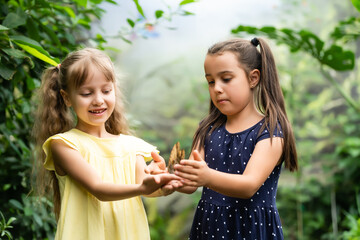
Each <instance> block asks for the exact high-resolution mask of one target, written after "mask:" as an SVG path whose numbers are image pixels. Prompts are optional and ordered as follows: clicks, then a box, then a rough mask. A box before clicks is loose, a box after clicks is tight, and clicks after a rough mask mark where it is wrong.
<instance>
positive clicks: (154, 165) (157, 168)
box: [145, 151, 166, 174]
mask: <svg viewBox="0 0 360 240" xmlns="http://www.w3.org/2000/svg"><path fill="white" fill-rule="evenodd" d="M151 157H152V158H153V161H152V162H151V163H150V164H149V165H148V166H146V167H145V173H148V174H160V173H165V172H166V162H165V160H164V158H163V157H161V156H160V155H159V154H158V153H157V152H154V151H153V152H151Z"/></svg>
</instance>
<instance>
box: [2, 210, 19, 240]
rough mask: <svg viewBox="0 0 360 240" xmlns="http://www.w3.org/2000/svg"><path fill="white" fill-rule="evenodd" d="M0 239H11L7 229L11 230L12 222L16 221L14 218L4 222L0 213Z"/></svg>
mask: <svg viewBox="0 0 360 240" xmlns="http://www.w3.org/2000/svg"><path fill="white" fill-rule="evenodd" d="M0 216H1V219H0V239H3V238H4V237H5V236H6V237H7V239H13V238H12V235H11V233H10V231H9V229H11V228H13V226H12V225H11V223H12V222H14V221H16V218H14V217H11V218H10V219H9V220H7V221H6V219H5V217H4V215H3V213H2V212H1V211H0Z"/></svg>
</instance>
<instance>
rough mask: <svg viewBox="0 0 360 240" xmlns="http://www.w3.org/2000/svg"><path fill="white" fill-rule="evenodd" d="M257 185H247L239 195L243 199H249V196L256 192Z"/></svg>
mask: <svg viewBox="0 0 360 240" xmlns="http://www.w3.org/2000/svg"><path fill="white" fill-rule="evenodd" d="M259 188H260V187H259V186H257V185H255V184H254V185H252V184H251V185H250V186H248V188H247V189H246V190H245V191H244V192H243V193H242V196H241V198H244V199H250V198H252V197H253V196H254V195H255V194H256V192H257V191H258V190H259Z"/></svg>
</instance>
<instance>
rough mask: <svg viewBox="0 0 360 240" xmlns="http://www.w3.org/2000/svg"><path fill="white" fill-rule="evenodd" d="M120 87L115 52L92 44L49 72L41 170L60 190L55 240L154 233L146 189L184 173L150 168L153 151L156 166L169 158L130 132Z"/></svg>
mask: <svg viewBox="0 0 360 240" xmlns="http://www.w3.org/2000/svg"><path fill="white" fill-rule="evenodd" d="M116 86H117V85H116V77H115V74H114V68H113V64H112V62H111V60H110V58H109V57H108V56H107V55H105V54H104V53H103V52H102V51H100V50H96V49H92V48H85V49H83V50H79V51H76V52H73V53H71V54H69V56H68V57H67V58H66V59H65V60H64V61H63V62H62V63H61V65H60V64H59V65H58V66H57V67H50V68H48V69H47V70H46V71H45V72H44V75H43V78H42V85H41V88H40V93H39V96H40V98H39V101H40V105H39V109H38V113H37V119H36V121H35V126H34V133H35V137H36V143H37V145H38V147H39V149H40V151H39V152H40V155H39V156H38V161H37V163H38V164H37V166H35V169H36V172H37V177H38V180H39V181H38V185H39V187H40V188H41V189H42V190H43V191H44V192H48V191H49V190H52V191H53V200H54V208H55V214H56V217H57V219H58V223H57V231H56V237H55V239H65V240H69V239H76V240H81V239H84V240H91V239H93V240H108V239H116V240H118V239H125V240H129V239H131V240H136V239H139V240H144V239H150V234H149V228H148V223H147V218H146V213H145V210H144V207H143V203H142V200H141V196H161V195H165V194H164V192H165V193H166V194H169V193H171V192H172V191H173V190H171V189H169V187H165V188H163V189H164V190H165V191H162V187H163V186H164V185H165V184H166V183H168V182H169V181H171V180H175V179H178V177H176V176H175V175H173V174H168V173H163V174H158V175H149V174H146V173H145V169H146V168H149V167H147V165H146V162H145V161H144V160H151V159H152V155H153V158H154V160H156V161H157V162H156V163H154V164H151V166H150V168H151V170H154V169H155V170H156V169H159V165H161V164H164V161H163V159H159V155H157V154H155V153H157V150H156V148H155V147H154V146H152V145H150V144H148V143H146V142H145V141H143V140H141V139H139V138H136V137H134V136H131V135H129V134H130V132H129V129H128V125H127V123H126V120H125V118H124V112H123V103H122V102H121V101H120V92H119V90H118V89H117V87H116ZM75 119H76V120H75ZM41 146H42V149H43V151H41ZM152 153H153V154H152ZM160 158H161V157H160ZM147 170H149V169H147ZM170 188H171V187H170Z"/></svg>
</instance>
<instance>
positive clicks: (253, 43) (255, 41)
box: [250, 37, 260, 47]
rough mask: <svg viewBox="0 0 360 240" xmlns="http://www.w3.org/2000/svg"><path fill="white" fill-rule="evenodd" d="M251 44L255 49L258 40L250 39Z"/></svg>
mask: <svg viewBox="0 0 360 240" xmlns="http://www.w3.org/2000/svg"><path fill="white" fill-rule="evenodd" d="M250 42H251V44H252V45H254V46H255V47H257V46H258V45H259V43H260V42H259V39H257V38H256V37H254V38H253V39H251V41H250Z"/></svg>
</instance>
